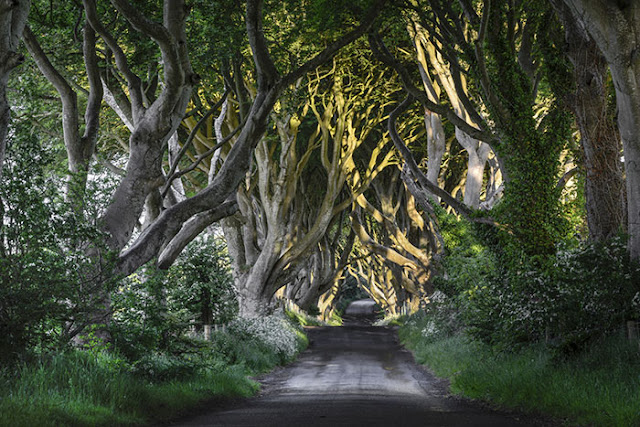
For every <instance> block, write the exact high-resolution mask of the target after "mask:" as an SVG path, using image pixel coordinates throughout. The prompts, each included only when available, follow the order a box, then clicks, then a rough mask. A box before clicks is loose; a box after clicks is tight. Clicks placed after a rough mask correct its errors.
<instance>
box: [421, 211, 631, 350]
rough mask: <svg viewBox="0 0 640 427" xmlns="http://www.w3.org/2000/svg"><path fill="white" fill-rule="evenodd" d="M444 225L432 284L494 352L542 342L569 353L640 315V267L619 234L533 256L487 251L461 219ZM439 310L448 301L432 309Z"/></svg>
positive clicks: (469, 330)
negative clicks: (440, 272)
mask: <svg viewBox="0 0 640 427" xmlns="http://www.w3.org/2000/svg"><path fill="white" fill-rule="evenodd" d="M442 226H443V233H442V234H443V237H444V239H445V244H446V251H447V257H446V258H445V260H444V266H445V269H446V272H447V275H446V276H444V277H439V278H437V279H436V280H435V281H434V284H435V286H436V288H437V289H439V290H441V291H442V292H443V293H445V294H446V295H447V296H448V297H449V298H451V299H452V300H453V301H454V303H455V307H456V308H457V310H458V312H459V319H460V321H461V322H462V323H463V324H464V325H465V326H466V328H467V331H468V333H470V334H471V336H473V337H474V338H476V339H478V340H481V341H483V342H485V343H488V344H490V345H492V346H494V347H496V348H498V349H511V348H513V347H514V346H515V347H517V346H520V345H528V344H529V343H532V342H536V341H545V342H546V343H547V344H548V345H550V346H552V347H554V348H556V349H557V350H559V351H560V352H562V353H567V352H573V351H579V350H581V349H582V348H584V347H585V346H586V345H587V344H588V343H589V342H590V341H592V340H593V339H596V338H599V337H602V336H606V335H608V334H610V333H611V332H612V331H614V330H615V329H618V328H620V327H621V326H622V324H623V322H624V321H625V320H627V319H635V318H638V317H639V314H640V311H639V309H638V308H639V307H638V303H640V267H639V266H638V264H637V263H633V262H632V261H631V260H630V258H629V256H628V253H627V250H626V247H625V245H624V238H623V237H622V236H620V237H617V238H614V239H612V240H611V241H610V242H607V243H597V244H582V245H574V246H575V247H573V248H571V249H565V248H561V249H559V250H558V252H557V254H556V255H555V256H553V257H547V258H532V257H528V256H526V255H525V254H524V253H515V252H514V251H512V252H511V253H509V254H505V253H499V254H496V253H495V252H492V251H489V250H488V249H487V248H486V247H484V246H483V245H480V244H479V241H478V239H477V238H476V237H475V234H474V231H473V228H471V227H470V226H469V224H468V223H466V222H464V221H454V220H452V219H451V218H450V217H446V218H444V220H443V221H442ZM634 301H636V302H637V303H636V304H635V305H634ZM441 309H445V310H451V306H448V307H447V306H444V307H443V306H439V305H438V304H433V305H432V307H431V308H430V310H431V311H436V312H437V311H438V310H441ZM432 318H437V317H433V316H432Z"/></svg>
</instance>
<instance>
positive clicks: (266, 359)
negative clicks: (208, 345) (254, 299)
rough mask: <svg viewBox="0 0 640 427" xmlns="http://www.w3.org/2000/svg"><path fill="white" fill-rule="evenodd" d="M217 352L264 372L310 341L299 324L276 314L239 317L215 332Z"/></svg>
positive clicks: (227, 361) (225, 357) (255, 371)
mask: <svg viewBox="0 0 640 427" xmlns="http://www.w3.org/2000/svg"><path fill="white" fill-rule="evenodd" d="M213 345H214V348H215V352H216V354H218V355H220V356H221V357H222V358H223V360H224V361H225V363H227V364H242V365H243V366H246V367H247V368H248V369H249V370H250V371H251V372H254V373H261V372H266V371H268V370H270V369H273V367H274V366H276V365H282V364H285V363H288V362H290V361H292V360H293V359H294V357H295V356H296V355H297V354H298V353H299V352H300V351H301V350H303V349H304V348H306V346H307V345H308V341H307V338H306V336H305V335H304V333H303V332H302V329H301V328H300V326H299V325H297V324H295V323H293V322H292V321H291V320H290V319H289V318H288V317H286V316H285V315H284V314H281V313H277V314H274V315H271V316H267V317H261V318H256V319H242V318H238V319H236V320H234V321H233V322H231V323H230V324H229V325H228V326H227V327H226V329H225V330H224V331H219V332H216V333H214V335H213Z"/></svg>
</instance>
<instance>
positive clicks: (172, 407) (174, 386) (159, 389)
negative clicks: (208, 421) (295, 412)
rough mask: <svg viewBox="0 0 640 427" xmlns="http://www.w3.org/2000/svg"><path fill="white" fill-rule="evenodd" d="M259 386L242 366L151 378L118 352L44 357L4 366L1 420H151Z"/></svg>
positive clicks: (82, 422)
mask: <svg viewBox="0 0 640 427" xmlns="http://www.w3.org/2000/svg"><path fill="white" fill-rule="evenodd" d="M257 389H258V385H257V383H255V382H254V381H253V380H251V379H249V378H248V377H247V374H246V372H245V370H244V369H242V368H241V367H238V366H226V365H220V364H218V365H217V366H214V367H213V368H212V369H206V370H201V371H199V375H197V376H191V377H189V378H180V379H179V380H174V381H168V382H162V383H151V382H149V381H147V380H146V379H141V378H140V377H139V376H138V375H137V374H135V373H132V372H131V371H130V366H129V365H128V364H127V363H126V362H125V361H123V360H122V359H120V358H118V357H117V356H116V355H114V354H109V353H94V354H89V353H86V352H81V351H72V352H67V353H57V354H51V355H47V356H43V357H42V358H41V359H39V360H38V361H36V362H32V363H30V364H25V365H22V366H19V367H17V368H15V369H13V370H8V369H6V370H2V371H0V425H3V426H4V425H6V426H18V425H23V426H27V425H40V426H55V425H69V426H80V425H104V426H110V425H125V424H136V425H137V424H149V423H154V422H155V423H157V422H159V421H166V419H168V418H170V417H175V416H176V415H178V414H179V413H181V412H182V411H184V409H185V408H188V407H191V406H195V405H196V404H198V403H199V402H201V401H202V400H203V399H207V398H211V397H218V398H219V397H236V396H243V397H248V396H250V395H252V394H254V393H255V392H256V391H257Z"/></svg>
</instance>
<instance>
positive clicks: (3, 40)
mask: <svg viewBox="0 0 640 427" xmlns="http://www.w3.org/2000/svg"><path fill="white" fill-rule="evenodd" d="M30 8H31V1H30V0H0V177H2V169H3V166H4V158H5V152H6V147H7V135H8V132H9V122H10V120H11V107H10V105H9V101H8V100H7V84H8V82H9V76H10V74H11V71H13V69H15V68H16V67H17V66H18V65H20V64H21V63H22V62H23V61H24V57H23V56H22V55H21V54H20V53H18V45H19V43H20V38H21V36H22V30H23V29H24V26H25V24H26V22H27V15H28V14H29V9H30Z"/></svg>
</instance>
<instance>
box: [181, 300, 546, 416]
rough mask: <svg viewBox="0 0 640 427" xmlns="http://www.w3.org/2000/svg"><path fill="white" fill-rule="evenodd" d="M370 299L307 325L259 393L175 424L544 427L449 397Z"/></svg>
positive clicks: (264, 382) (440, 383) (265, 378)
mask: <svg viewBox="0 0 640 427" xmlns="http://www.w3.org/2000/svg"><path fill="white" fill-rule="evenodd" d="M369 306H370V304H369V303H366V304H362V305H360V306H358V305H357V306H356V308H355V309H354V310H351V311H350V312H349V311H348V312H347V322H345V323H346V325H345V326H343V327H313V328H309V329H308V330H307V333H308V336H309V339H310V345H309V348H308V349H307V350H306V351H305V352H303V353H302V354H301V355H300V357H299V359H298V360H297V361H296V362H295V363H293V364H291V365H289V366H287V367H284V368H281V369H278V370H277V371H275V372H273V373H272V374H269V375H267V376H265V377H264V378H262V379H261V383H262V384H263V391H262V392H261V394H260V396H258V397H256V398H252V399H247V400H244V401H242V402H237V403H236V404H234V405H232V406H230V407H227V408H219V409H218V410H216V411H213V412H211V413H207V414H203V415H200V416H197V417H194V418H192V419H190V420H186V421H183V422H180V423H175V424H174V425H183V426H203V425H208V426H368V427H370V426H487V427H488V426H492V427H493V426H505V427H506V426H540V425H550V424H549V423H548V422H545V421H541V420H536V419H529V420H526V419H522V417H518V416H517V415H514V414H504V413H498V412H495V411H492V410H489V409H486V408H484V407H481V406H479V405H475V404H470V403H468V402H466V401H463V400H461V399H458V398H454V397H451V396H450V395H449V394H448V392H447V387H446V385H445V384H443V382H442V381H441V380H438V379H437V378H435V377H434V376H433V375H431V374H430V373H428V372H427V371H425V370H424V369H423V368H421V367H420V366H418V365H416V363H415V362H414V360H413V357H412V355H411V353H409V352H408V351H406V350H405V349H404V348H403V347H402V346H400V345H399V343H398V340H397V335H396V331H395V329H393V328H387V327H374V326H371V322H372V320H373V319H375V315H374V313H373V312H372V311H369V310H370V308H371V307H369Z"/></svg>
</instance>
